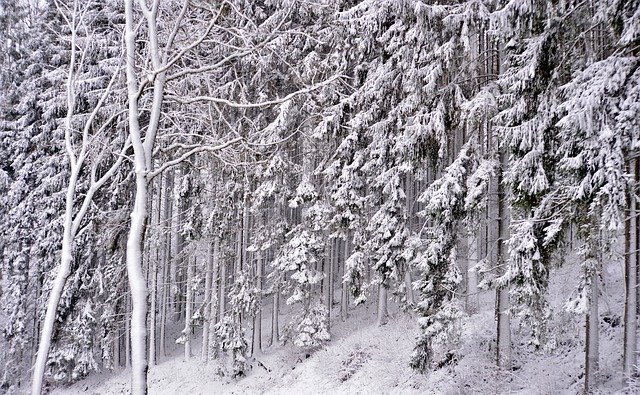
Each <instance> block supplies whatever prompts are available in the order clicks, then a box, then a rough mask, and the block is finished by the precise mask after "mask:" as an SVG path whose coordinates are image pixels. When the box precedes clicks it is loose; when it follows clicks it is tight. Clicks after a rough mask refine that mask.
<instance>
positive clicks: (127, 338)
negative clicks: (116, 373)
mask: <svg viewBox="0 0 640 395" xmlns="http://www.w3.org/2000/svg"><path fill="white" fill-rule="evenodd" d="M125 308H126V311H125V314H124V366H125V367H126V368H127V369H129V368H130V367H131V295H130V294H129V293H128V292H127V303H126V307H125Z"/></svg>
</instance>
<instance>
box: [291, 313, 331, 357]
mask: <svg viewBox="0 0 640 395" xmlns="http://www.w3.org/2000/svg"><path fill="white" fill-rule="evenodd" d="M327 315H328V311H327V308H326V307H325V306H324V305H322V304H320V303H318V304H316V305H315V306H314V307H313V308H312V309H311V310H309V312H307V314H305V316H304V317H303V318H302V321H300V323H299V324H298V326H297V336H296V338H295V339H294V341H293V343H294V344H295V345H296V346H298V347H302V348H316V347H320V346H322V345H324V344H325V343H326V342H328V341H329V340H330V339H331V335H329V331H328V329H327Z"/></svg>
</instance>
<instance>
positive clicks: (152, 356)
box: [149, 176, 162, 366]
mask: <svg viewBox="0 0 640 395" xmlns="http://www.w3.org/2000/svg"><path fill="white" fill-rule="evenodd" d="M157 191H158V196H157V199H152V200H151V204H152V207H153V206H154V205H153V201H156V202H157V203H156V204H155V211H154V210H153V208H152V210H151V212H152V216H153V215H154V214H155V227H156V237H155V238H154V239H155V240H158V239H159V237H158V235H159V232H160V227H161V225H162V222H161V221H162V215H161V214H162V176H160V178H159V179H158V188H157ZM155 240H154V241H153V243H150V246H151V245H152V244H153V249H154V250H155V254H154V255H155V256H154V257H153V258H152V259H151V260H152V262H151V295H150V298H151V317H150V322H149V328H150V332H149V364H150V365H151V366H154V365H156V363H157V357H156V348H157V347H156V346H157V341H156V326H157V322H156V321H157V315H158V314H157V309H158V305H157V299H158V297H157V296H158V262H159V261H160V254H161V252H160V245H158V243H157V242H155Z"/></svg>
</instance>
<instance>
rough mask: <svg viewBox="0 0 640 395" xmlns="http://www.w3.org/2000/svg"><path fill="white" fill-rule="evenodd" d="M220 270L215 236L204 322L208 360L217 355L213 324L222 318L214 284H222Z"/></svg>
mask: <svg viewBox="0 0 640 395" xmlns="http://www.w3.org/2000/svg"><path fill="white" fill-rule="evenodd" d="M223 266H224V265H223ZM220 272H221V268H220V237H219V236H215V237H214V239H213V256H212V273H211V300H210V308H209V322H208V323H207V324H206V326H207V327H208V331H209V339H208V342H209V346H208V348H207V353H208V360H211V359H213V358H215V357H216V356H217V349H216V348H215V338H216V334H215V326H216V323H217V322H218V319H222V310H221V309H220V310H218V304H219V303H220V300H222V299H221V298H219V297H218V296H217V295H218V294H217V292H218V286H217V285H216V284H222V276H221V275H220V274H219V273H220ZM220 288H221V286H220ZM218 312H219V313H218Z"/></svg>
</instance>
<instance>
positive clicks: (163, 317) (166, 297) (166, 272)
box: [160, 170, 173, 357]
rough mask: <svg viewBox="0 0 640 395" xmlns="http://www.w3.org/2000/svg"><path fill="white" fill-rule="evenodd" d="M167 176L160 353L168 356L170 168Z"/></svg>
mask: <svg viewBox="0 0 640 395" xmlns="http://www.w3.org/2000/svg"><path fill="white" fill-rule="evenodd" d="M167 172H168V173H167V176H166V177H165V186H164V189H165V193H164V221H163V224H164V231H165V235H164V240H165V242H164V254H163V258H162V259H163V262H162V267H163V269H162V313H161V315H160V355H161V356H163V357H166V356H167V349H166V339H167V336H166V327H167V314H168V313H169V301H170V300H171V296H170V292H171V289H170V287H169V285H170V282H171V217H172V215H173V202H172V199H171V196H172V193H171V190H172V188H173V171H172V170H168V171H167Z"/></svg>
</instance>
